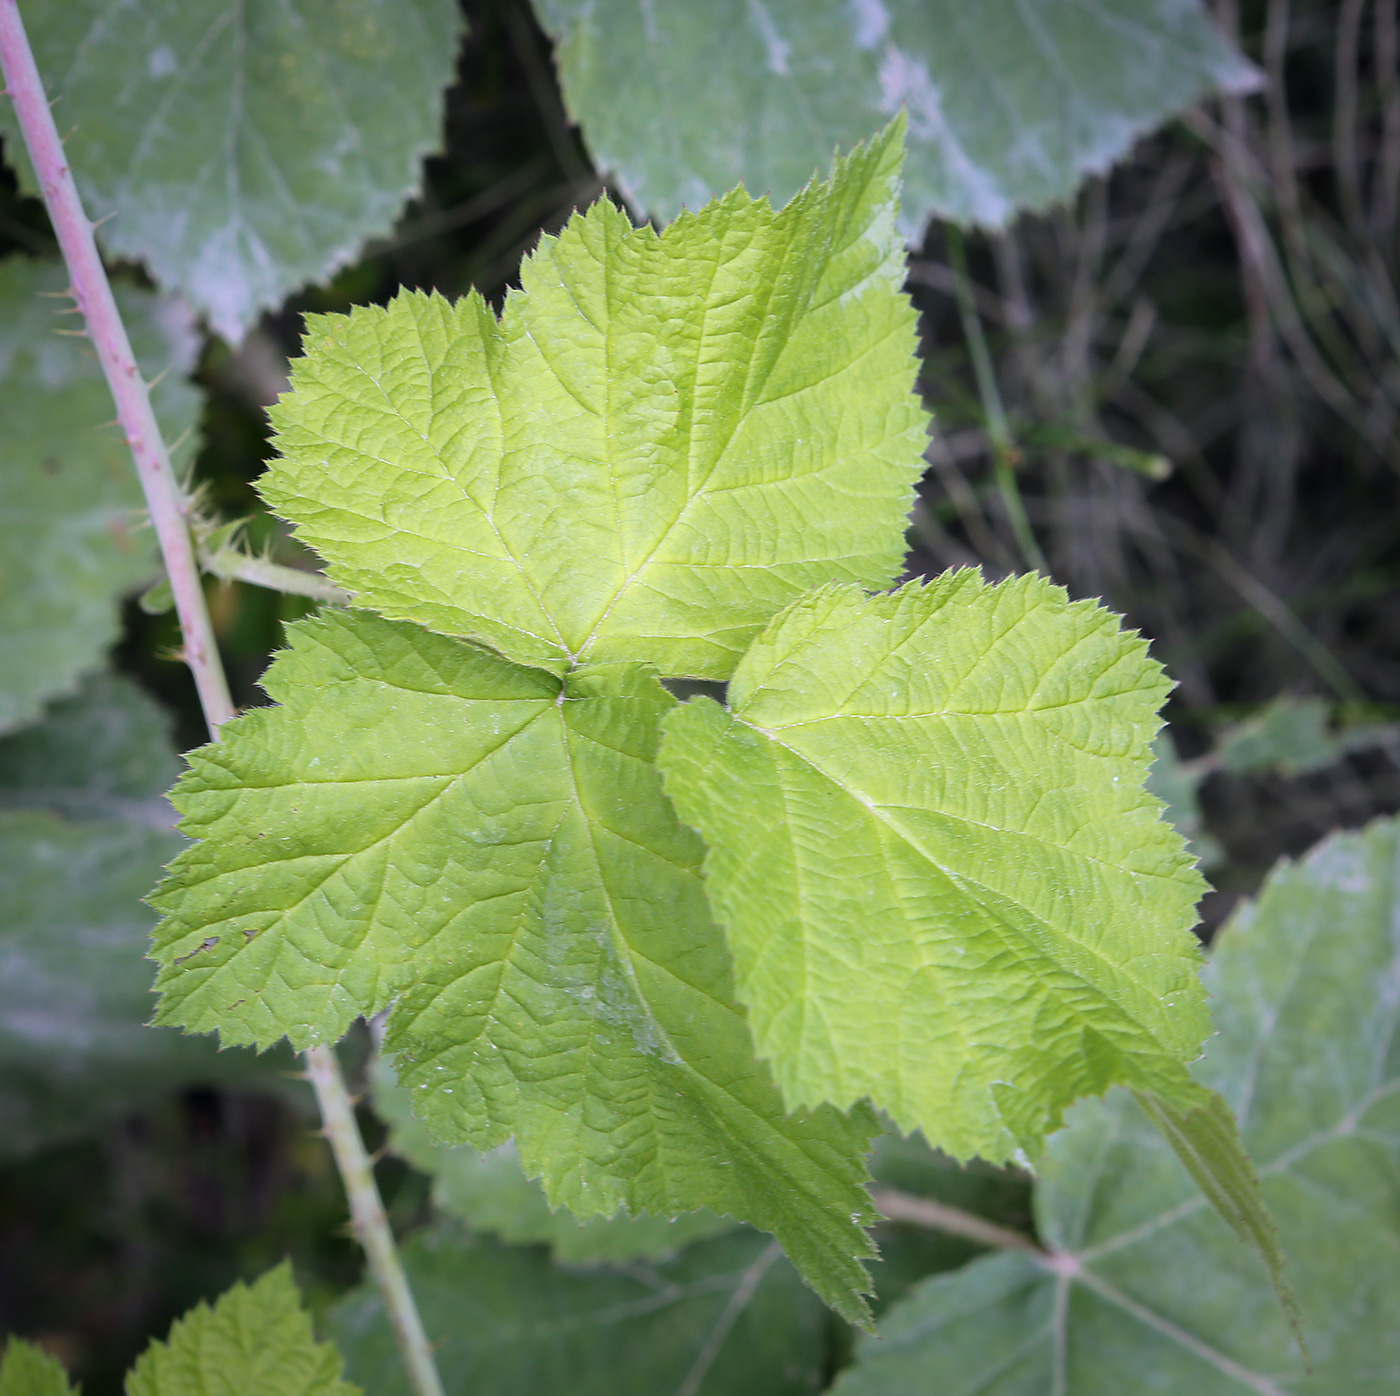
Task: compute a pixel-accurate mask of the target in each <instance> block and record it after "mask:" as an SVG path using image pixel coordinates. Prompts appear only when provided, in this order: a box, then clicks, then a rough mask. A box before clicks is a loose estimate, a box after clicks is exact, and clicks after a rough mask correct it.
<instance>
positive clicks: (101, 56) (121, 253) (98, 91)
mask: <svg viewBox="0 0 1400 1396" xmlns="http://www.w3.org/2000/svg"><path fill="white" fill-rule="evenodd" d="M24 18H25V24H26V26H27V28H28V30H29V36H30V41H31V42H32V44H33V45H34V50H35V56H36V58H37V59H38V63H39V71H40V72H41V73H42V74H43V75H44V80H45V83H46V85H47V87H48V91H49V94H50V96H51V97H52V98H53V99H54V100H55V101H57V102H59V103H61V106H60V107H59V111H60V112H61V113H62V114H61V116H60V118H59V125H60V126H61V127H63V129H64V131H65V134H66V142H65V149H66V151H67V155H68V159H69V161H70V162H71V164H72V167H73V173H74V176H75V178H76V179H77V181H78V187H79V190H80V192H81V193H82V196H83V202H84V204H85V205H86V207H87V211H88V214H89V216H90V217H92V218H93V219H95V220H101V219H107V218H110V220H111V221H109V222H104V223H102V226H101V228H100V230H99V233H98V237H99V240H100V241H101V243H102V245H103V247H104V248H105V249H106V251H107V252H108V253H109V254H110V255H112V256H115V257H118V258H130V259H132V260H135V261H141V262H144V263H145V264H146V265H147V267H149V268H150V271H151V275H152V276H153V277H154V278H155V279H156V281H157V282H158V283H159V284H160V285H161V286H162V287H164V288H165V289H167V290H170V291H178V292H180V293H181V294H182V295H184V296H185V297H187V298H188V299H189V300H190V301H191V302H192V303H193V304H194V305H195V306H196V307H198V309H199V310H201V311H202V312H203V313H204V314H205V315H206V316H208V318H209V322H210V324H211V325H212V326H213V327H214V329H215V330H217V331H218V332H219V333H220V334H221V335H223V336H224V337H225V338H226V339H228V340H229V341H230V342H232V343H235V344H236V343H237V342H238V341H239V340H241V339H242V338H243V335H244V333H245V332H246V331H247V330H248V328H249V327H250V326H251V325H252V324H253V322H254V321H255V320H256V319H257V318H258V316H259V315H260V314H261V313H262V311H264V310H267V309H270V308H272V307H274V306H277V305H279V304H280V303H281V302H282V300H283V299H284V298H285V297H286V295H287V293H288V292H289V291H292V290H295V289H296V287H298V286H300V285H302V284H304V283H305V282H308V281H321V280H324V279H325V278H326V277H328V276H329V275H330V274H331V273H332V272H333V271H335V270H337V269H338V268H339V267H341V266H343V265H344V264H345V263H346V262H349V261H350V260H352V259H353V258H354V256H355V255H356V253H358V251H359V250H360V247H361V246H362V245H363V243H364V242H365V241H366V239H368V238H370V237H372V236H374V235H375V234H377V233H384V232H387V231H388V230H389V228H390V226H391V225H392V224H393V221H394V219H395V218H396V216H397V215H398V212H399V210H400V209H401V208H402V207H403V204H404V202H405V200H406V199H407V198H408V197H409V196H410V195H411V194H412V193H413V192H414V191H415V190H416V189H417V188H418V183H419V166H420V163H421V161H422V159H423V157H424V156H425V155H426V154H427V153H428V152H429V151H431V150H433V149H434V148H436V146H437V143H438V141H439V139H440V135H439V133H440V129H441V120H442V117H441V101H440V94H441V92H442V89H443V88H444V87H445V86H446V85H447V84H448V82H450V81H451V79H452V73H453V67H454V60H455V57H456V50H457V43H458V38H459V35H460V33H461V19H460V17H459V14H458V8H457V6H456V5H455V4H454V3H452V0H336V3H335V4H333V5H330V4H320V3H318V4H306V3H299V4H292V3H288V0H213V3H209V2H208V0H206V2H205V3H199V4H191V3H189V0H143V3H141V4H139V5H127V4H121V5H112V4H109V3H107V0H63V2H62V3H61V4H39V5H29V6H26V8H25V11H24ZM0 131H3V133H4V135H5V136H6V137H7V140H6V151H7V153H9V154H10V155H11V157H12V158H14V153H15V152H16V151H18V150H20V149H21V148H22V147H21V144H20V141H19V139H18V131H17V129H16V124H15V121H14V117H13V114H12V113H11V111H10V104H9V103H8V102H7V103H4V104H3V106H2V107H0ZM16 163H17V164H18V165H19V167H20V173H21V177H22V179H23V181H24V182H25V184H26V185H27V186H28V187H29V188H30V189H37V187H38V186H37V185H36V184H35V182H34V179H33V174H32V172H31V170H30V168H29V163H28V160H27V159H21V160H17V161H16Z"/></svg>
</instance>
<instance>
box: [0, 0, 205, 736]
mask: <svg viewBox="0 0 1400 1396" xmlns="http://www.w3.org/2000/svg"><path fill="white" fill-rule="evenodd" d="M41 8H43V7H41ZM51 8H53V9H55V10H62V9H63V8H64V7H63V6H55V7H51ZM25 14H26V18H27V17H28V15H29V11H28V10H26V12H25ZM9 105H10V104H9V103H8V102H4V103H0V106H3V107H5V108H8V107H9ZM66 284H67V280H66V276H65V273H64V271H63V269H62V267H60V266H58V265H57V264H54V263H51V262H38V261H31V260H30V259H29V258H27V257H18V256H12V257H7V258H6V259H5V260H4V261H3V262H0V422H3V423H4V431H3V433H0V649H3V652H4V656H5V662H4V666H3V669H0V732H5V731H10V730H13V729H14V728H16V727H20V726H22V725H23V724H25V723H26V722H32V721H33V720H34V719H35V718H36V717H37V716H38V713H39V710H40V708H41V707H42V706H43V704H44V702H45V700H46V699H48V698H50V697H53V696H56V695H58V694H62V693H71V692H72V691H73V689H74V688H75V687H76V685H77V680H78V678H79V676H80V675H81V674H83V673H84V672H86V671H90V670H92V669H95V668H97V666H98V665H99V664H100V663H101V662H102V656H103V652H104V651H105V650H106V649H107V647H108V646H109V645H111V644H112V643H113V642H114V641H115V640H116V638H117V632H118V625H117V605H116V602H117V598H118V597H119V596H120V595H121V593H122V592H124V591H128V590H134V589H135V588H136V587H138V586H140V585H141V583H142V582H144V581H147V580H149V579H150V577H151V575H152V573H153V572H154V571H155V570H156V564H155V563H154V562H153V561H152V552H153V543H152V541H151V536H150V535H149V534H141V533H139V532H138V531H137V523H138V515H137V511H138V510H139V509H140V508H141V507H142V499H141V486H140V482H139V481H138V480H137V478H136V469H135V467H134V466H133V465H132V461H131V452H130V451H129V450H128V449H127V447H126V443H125V442H124V441H123V439H122V436H121V433H120V432H119V431H118V430H117V429H116V428H115V427H111V426H108V427H105V428H104V426H103V424H104V423H110V422H111V420H112V417H113V415H114V412H115V409H114V408H113V406H112V395H111V393H110V392H108V390H107V384H106V381H105V380H104V379H103V377H102V370H101V368H100V367H99V365H98V362H97V359H96V356H95V355H94V354H93V353H92V351H91V347H90V346H89V345H88V344H87V342H86V341H85V340H82V339H76V338H72V337H70V336H64V335H59V334H57V333H55V331H57V330H63V329H66V330H73V329H77V328H79V327H80V323H81V322H80V321H79V320H77V319H76V318H75V317H74V316H72V315H63V314H62V312H63V311H65V310H71V309H72V303H71V301H68V300H66V299H64V298H60V297H59V296H58V292H60V291H61V290H62V289H63V288H64V286H66ZM119 300H120V302H121V308H122V313H123V318H124V319H125V320H126V323H127V327H128V330H129V331H130V333H131V337H132V341H133V345H134V347H135V350H136V355H137V358H138V359H139V360H140V363H141V367H142V370H143V371H144V372H145V373H146V374H147V376H148V377H151V378H154V377H155V376H156V375H157V374H160V373H164V374H165V376H164V377H163V378H162V379H161V381H160V383H158V384H157V385H156V388H155V390H154V394H153V395H154V398H155V405H156V410H157V413H158V414H159V416H160V420H161V425H162V427H163V428H164V430H165V432H166V434H167V438H168V439H169V440H171V441H177V440H178V439H179V438H181V437H182V436H185V435H186V433H188V432H189V430H190V428H191V427H192V426H193V424H194V419H195V408H196V403H197V399H196V397H195V394H194V392H193V390H192V389H191V388H190V386H189V384H188V383H187V382H185V380H184V378H183V375H184V373H185V372H186V371H187V370H188V369H189V367H190V365H191V364H192V363H193V361H194V352H195V347H196V345H195V340H194V337H193V335H192V334H191V333H190V327H189V326H188V325H187V324H185V323H184V322H183V321H182V319H181V317H180V316H179V314H178V313H176V311H175V309H174V307H173V306H171V305H169V304H168V303H163V302H159V301H156V300H155V299H154V298H152V297H151V296H149V295H144V294H141V293H139V292H135V291H129V290H123V291H122V292H121V293H120V295H119ZM167 370H168V371H167ZM187 454H188V452H187V450H186V451H182V452H180V453H178V454H177V460H182V459H185V458H186V457H187Z"/></svg>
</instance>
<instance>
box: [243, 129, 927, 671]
mask: <svg viewBox="0 0 1400 1396" xmlns="http://www.w3.org/2000/svg"><path fill="white" fill-rule="evenodd" d="M901 150H902V126H901V124H900V123H895V124H894V125H892V126H891V127H890V128H889V129H888V130H886V131H885V133H884V134H883V135H881V136H879V137H877V138H876V139H874V140H873V141H872V142H870V144H869V145H867V146H866V147H864V148H862V149H860V150H858V151H856V152H854V153H853V154H852V155H850V156H849V157H847V158H846V159H845V160H843V161H840V162H838V165H837V169H836V173H835V174H834V175H833V177H832V179H831V180H830V181H829V182H828V183H826V184H813V185H811V186H809V187H808V188H807V189H806V190H804V191H803V193H801V194H800V195H799V196H798V197H797V198H795V199H794V200H793V201H792V203H790V204H789V205H788V206H787V207H786V208H785V209H783V210H782V211H781V212H779V213H774V212H773V211H772V209H771V208H770V207H769V205H768V203H767V202H766V201H765V200H753V199H751V198H749V196H748V195H746V194H745V193H744V192H743V191H742V190H736V191H734V192H732V193H730V194H727V195H725V196H724V198H722V199H719V200H716V201H715V202H714V203H712V204H709V205H708V206H707V207H706V208H704V209H703V210H701V211H700V212H699V213H697V214H693V215H687V216H686V217H683V218H681V219H679V220H677V222H676V223H674V224H673V225H672V226H671V227H669V228H667V229H666V231H665V232H664V233H661V234H660V235H658V234H657V233H656V231H655V230H654V229H652V228H650V227H643V228H634V227H633V226H632V224H631V222H630V221H629V220H628V219H627V217H626V215H624V214H623V213H621V212H620V211H619V210H618V209H617V208H615V207H614V206H613V205H612V204H611V203H609V202H607V201H606V200H602V201H600V202H598V203H597V204H595V205H594V206H593V207H592V208H591V209H590V210H589V211H588V212H587V213H586V214H582V215H578V216H576V217H574V218H573V219H571V220H570V222H569V224H568V225H567V227H566V228H565V229H564V231H563V232H562V233H561V234H560V235H559V236H558V237H557V238H552V237H549V238H545V239H543V241H542V242H541V244H540V246H539V248H538V250H537V251H536V252H535V253H534V254H533V255H532V256H531V257H529V258H527V259H526V261H525V263H524V265H523V267H522V269H521V284H522V289H521V290H520V291H518V292H512V293H511V294H510V295H509V296H508V297H507V299H506V305H505V309H504V311H503V314H502V317H501V320H500V321H499V323H498V322H497V320H496V318H495V316H494V315H493V314H492V313H491V311H490V309H489V308H488V307H487V306H486V304H485V303H484V302H483V301H482V300H481V298H480V297H479V296H477V295H476V294H475V293H473V294H472V295H470V296H467V297H466V298H464V299H463V300H461V301H459V302H457V303H456V304H455V305H452V304H449V303H448V302H447V301H445V300H443V299H441V298H440V297H437V296H423V295H419V294H405V295H401V296H399V297H398V298H397V299H396V300H394V301H393V302H392V303H391V304H390V305H389V306H388V308H387V309H381V308H378V307H364V308H360V309H357V310H354V311H352V312H351V314H350V315H348V316H315V317H311V319H310V320H309V321H308V333H307V339H306V357H305V358H303V359H301V360H299V361H298V362H297V363H296V365H295V367H294V370H293V376H292V383H293V389H292V392H291V393H290V394H289V395H288V396H286V397H284V398H283V400H282V402H281V403H280V404H279V405H278V406H277V407H276V408H275V409H274V411H273V421H274V424H275V426H276V428H277V432H278V436H277V445H278V447H279V449H280V450H281V452H282V456H283V458H282V459H281V460H277V461H274V462H273V463H272V464H271V466H270V467H269V469H268V472H267V474H266V475H265V476H264V478H263V482H262V484H261V489H262V492H263V494H264V496H265V497H266V498H267V500H268V501H269V503H270V504H271V505H272V507H273V508H274V509H275V510H277V512H278V513H280V514H282V515H284V516H285V517H286V518H288V519H290V520H292V521H293V522H294V523H295V524H296V525H297V527H298V532H299V535H300V537H301V538H302V539H303V540H304V541H305V542H306V543H308V544H310V545H311V546H312V547H314V548H315V549H316V550H317V551H318V552H320V553H321V554H322V555H323V556H324V557H325V558H326V559H327V560H328V562H329V563H330V564H331V568H330V571H331V575H332V577H333V578H334V579H335V580H336V581H337V582H339V583H340V584H341V585H343V586H345V587H347V588H348V589H349V590H351V591H352V592H355V593H357V600H358V604H360V605H362V606H365V607H368V608H370V609H372V610H377V611H380V612H382V613H383V614H384V615H386V616H389V617H391V618H399V619H408V620H416V621H419V622H421V623H422V624H424V625H427V626H429V627H430V628H432V629H435V630H439V631H442V632H444V633H447V634H459V635H468V636H472V637H474V638H476V639H480V640H483V641H485V642H486V643H488V644H490V645H492V646H494V647H495V648H497V649H499V650H500V651H501V652H502V653H503V654H506V655H507V656H509V657H510V658H512V659H515V660H518V661H519V662H521V663H525V664H534V665H540V666H543V667H546V668H551V669H554V670H556V671H558V672H562V671H563V670H564V669H565V668H566V667H568V666H569V664H571V663H574V662H578V663H607V662H612V661H617V660H636V661H640V662H644V663H649V664H653V665H655V666H656V667H657V668H658V669H659V670H660V671H661V672H662V673H664V674H689V675H694V676H697V677H703V678H717V679H723V678H727V677H728V675H729V673H730V671H731V670H732V669H733V666H734V663H735V661H736V660H737V658H738V656H739V655H740V654H741V653H742V651H743V649H744V646H745V645H746V644H747V643H748V641H749V639H750V638H751V637H752V635H753V634H754V633H755V631H757V630H758V628H759V627H760V626H761V625H762V624H763V623H764V622H765V621H766V620H767V619H768V618H769V616H771V615H772V614H773V612H774V611H776V610H777V609H778V608H779V607H780V606H782V605H783V604H785V603H786V602H788V601H790V600H792V599H793V598H794V597H795V596H796V595H798V594H799V593H800V592H801V591H803V590H805V589H806V588H808V587H811V586H815V585H818V584H820V583H822V582H826V581H829V580H831V579H832V578H833V577H835V578H841V579H845V580H851V581H857V582H860V583H862V584H864V585H868V586H884V585H887V584H888V583H889V581H890V580H891V579H892V578H893V576H894V575H895V573H896V571H897V569H898V567H899V564H900V560H901V558H902V556H903V544H902V528H903V521H904V516H905V513H906V511H907V509H908V507H909V501H910V497H911V492H912V489H913V486H914V483H915V481H916V479H917V478H918V475H919V473H920V471H921V469H922V462H921V452H922V450H923V447H924V427H925V421H926V417H925V414H924V413H923V411H922V410H921V409H920V407H919V406H918V403H917V401H916V400H915V398H914V397H913V395H912V394H911V393H910V387H911V384H912V382H913V378H914V361H913V357H912V356H913V353H914V347H915V316H914V311H913V309H912V307H911V306H910V304H909V302H908V300H907V298H906V297H905V296H904V295H902V294H901V286H902V283H903V278H904V259H903V249H902V247H901V244H900V240H899V238H898V236H897V235H896V233H895V231H894V214H895V206H896V193H897V188H898V174H899V165H900V159H901Z"/></svg>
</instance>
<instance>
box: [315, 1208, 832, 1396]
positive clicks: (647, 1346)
mask: <svg viewBox="0 0 1400 1396" xmlns="http://www.w3.org/2000/svg"><path fill="white" fill-rule="evenodd" d="M403 1254H404V1265H405V1268H406V1269H407V1271H408V1275H409V1281H410V1283H411V1284H412V1286H413V1292H414V1295H415V1297H416V1298H417V1301H418V1305H419V1308H420V1310H421V1312H422V1314H423V1322H424V1326H425V1328H426V1329H427V1332H428V1337H429V1339H430V1340H432V1341H433V1342H434V1343H435V1345H436V1347H435V1351H436V1356H437V1363H438V1370H439V1371H440V1372H441V1373H442V1379H443V1386H444V1387H445V1388H446V1391H447V1396H634V1394H635V1396H653V1393H656V1396H661V1394H662V1393H665V1396H808V1393H815V1392H817V1391H820V1390H821V1388H822V1384H823V1382H824V1380H825V1373H826V1367H827V1364H828V1362H829V1361H830V1347H829V1344H830V1339H829V1337H828V1333H829V1329H828V1327H827V1325H826V1323H825V1321H824V1315H823V1313H822V1311H821V1307H820V1305H818V1304H817V1303H815V1301H814V1300H813V1299H812V1297H811V1296H810V1295H809V1294H807V1293H805V1292H804V1290H803V1288H802V1285H801V1283H800V1282H799V1280H798V1278H797V1275H796V1272H795V1271H794V1270H793V1268H792V1267H791V1266H790V1265H789V1264H788V1263H787V1262H786V1261H785V1260H784V1259H783V1257H782V1252H781V1251H780V1250H779V1248H778V1247H777V1245H776V1244H775V1243H773V1242H771V1241H770V1240H769V1239H768V1238H767V1237H766V1236H758V1235H755V1234H754V1233H753V1232H751V1231H743V1232H736V1233H734V1234H733V1235H730V1236H722V1237H718V1238H716V1239H714V1240H711V1241H706V1242H702V1243H701V1244H699V1245H696V1246H692V1247H691V1248H690V1249H689V1250H687V1251H685V1252H683V1253H682V1254H681V1255H680V1256H677V1257H676V1258H675V1259H673V1260H669V1261H663V1262H661V1263H659V1264H656V1265H640V1264H638V1265H631V1266H628V1267H626V1268H625V1269H621V1268H619V1269H604V1270H597V1269H589V1270H582V1271H580V1270H573V1269H568V1268H565V1267H562V1266H557V1265H552V1264H551V1263H550V1261H549V1258H548V1254H547V1252H546V1251H545V1250H544V1249H543V1248H540V1247H530V1248H524V1247H511V1248H507V1247H502V1246H498V1245H495V1244H493V1243H491V1242H489V1241H478V1242H472V1241H470V1240H468V1239H466V1238H465V1237H464V1236H463V1235H462V1234H461V1233H460V1232H459V1231H457V1230H456V1229H455V1228H452V1227H449V1226H446V1225H439V1226H438V1227H436V1228H434V1229H433V1230H430V1231H428V1232H427V1233H425V1234H421V1235H419V1236H416V1237H414V1238H413V1239H412V1240H410V1241H409V1242H408V1244H407V1245H406V1246H405V1247H404V1248H403ZM331 1333H332V1335H333V1337H334V1338H335V1340H336V1342H337V1344H338V1345H339V1346H340V1348H341V1350H342V1351H343V1352H344V1353H345V1356H346V1362H347V1366H348V1368H349V1371H350V1373H351V1375H352V1376H354V1377H355V1378H356V1379H357V1380H358V1381H360V1382H361V1383H362V1384H363V1385H364V1387H365V1389H366V1390H367V1391H372V1392H374V1393H375V1396H408V1386H407V1384H406V1383H405V1381H404V1377H403V1371H402V1367H401V1364H400V1362H399V1360H398V1354H397V1352H396V1351H395V1347H394V1341H393V1337H392V1335H391V1332H390V1329H389V1325H388V1324H387V1322H386V1321H385V1319H384V1315H383V1311H382V1309H381V1307H380V1303H379V1299H378V1296H377V1295H376V1294H375V1293H374V1292H373V1290H372V1289H371V1288H370V1287H369V1286H367V1285H366V1286H365V1287H363V1288H362V1289H361V1290H360V1291H358V1292H357V1293H355V1294H352V1295H351V1296H350V1297H349V1298H347V1299H346V1300H344V1301H343V1302H342V1303H341V1304H340V1305H339V1307H338V1308H336V1309H335V1310H334V1311H333V1314H332V1319H331Z"/></svg>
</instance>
